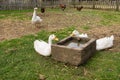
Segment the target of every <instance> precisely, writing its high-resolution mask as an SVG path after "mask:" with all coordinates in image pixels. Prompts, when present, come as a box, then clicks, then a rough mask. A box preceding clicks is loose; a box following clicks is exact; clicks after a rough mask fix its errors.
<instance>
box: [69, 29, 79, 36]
mask: <svg viewBox="0 0 120 80" xmlns="http://www.w3.org/2000/svg"><path fill="white" fill-rule="evenodd" d="M70 36H79V32H78V31H77V30H74V31H73V32H72V34H70Z"/></svg>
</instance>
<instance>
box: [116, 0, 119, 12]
mask: <svg viewBox="0 0 120 80" xmlns="http://www.w3.org/2000/svg"><path fill="white" fill-rule="evenodd" d="M116 11H119V0H116Z"/></svg>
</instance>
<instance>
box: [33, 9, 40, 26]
mask: <svg viewBox="0 0 120 80" xmlns="http://www.w3.org/2000/svg"><path fill="white" fill-rule="evenodd" d="M36 10H37V8H34V12H33V16H32V20H31V22H32V24H36V23H41V21H42V19H41V18H40V17H39V16H37V11H36Z"/></svg>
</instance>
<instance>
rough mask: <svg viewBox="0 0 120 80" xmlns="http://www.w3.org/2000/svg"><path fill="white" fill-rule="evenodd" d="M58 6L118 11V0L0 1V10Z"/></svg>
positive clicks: (119, 0) (119, 2)
mask: <svg viewBox="0 0 120 80" xmlns="http://www.w3.org/2000/svg"><path fill="white" fill-rule="evenodd" d="M59 4H66V5H67V7H70V6H73V7H75V6H81V5H82V6H83V7H85V8H92V9H113V10H119V9H120V6H119V5H120V0H0V10H15V9H19V10H22V9H33V8H34V7H36V6H37V7H42V6H45V7H58V6H59Z"/></svg>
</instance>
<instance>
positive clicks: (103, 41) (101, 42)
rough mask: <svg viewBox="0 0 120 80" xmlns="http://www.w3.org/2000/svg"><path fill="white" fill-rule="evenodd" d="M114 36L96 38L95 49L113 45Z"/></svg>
mask: <svg viewBox="0 0 120 80" xmlns="http://www.w3.org/2000/svg"><path fill="white" fill-rule="evenodd" d="M113 40H114V36H113V35H111V36H110V37H104V38H100V39H97V40H96V50H103V49H106V48H110V47H112V46H113Z"/></svg>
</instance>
